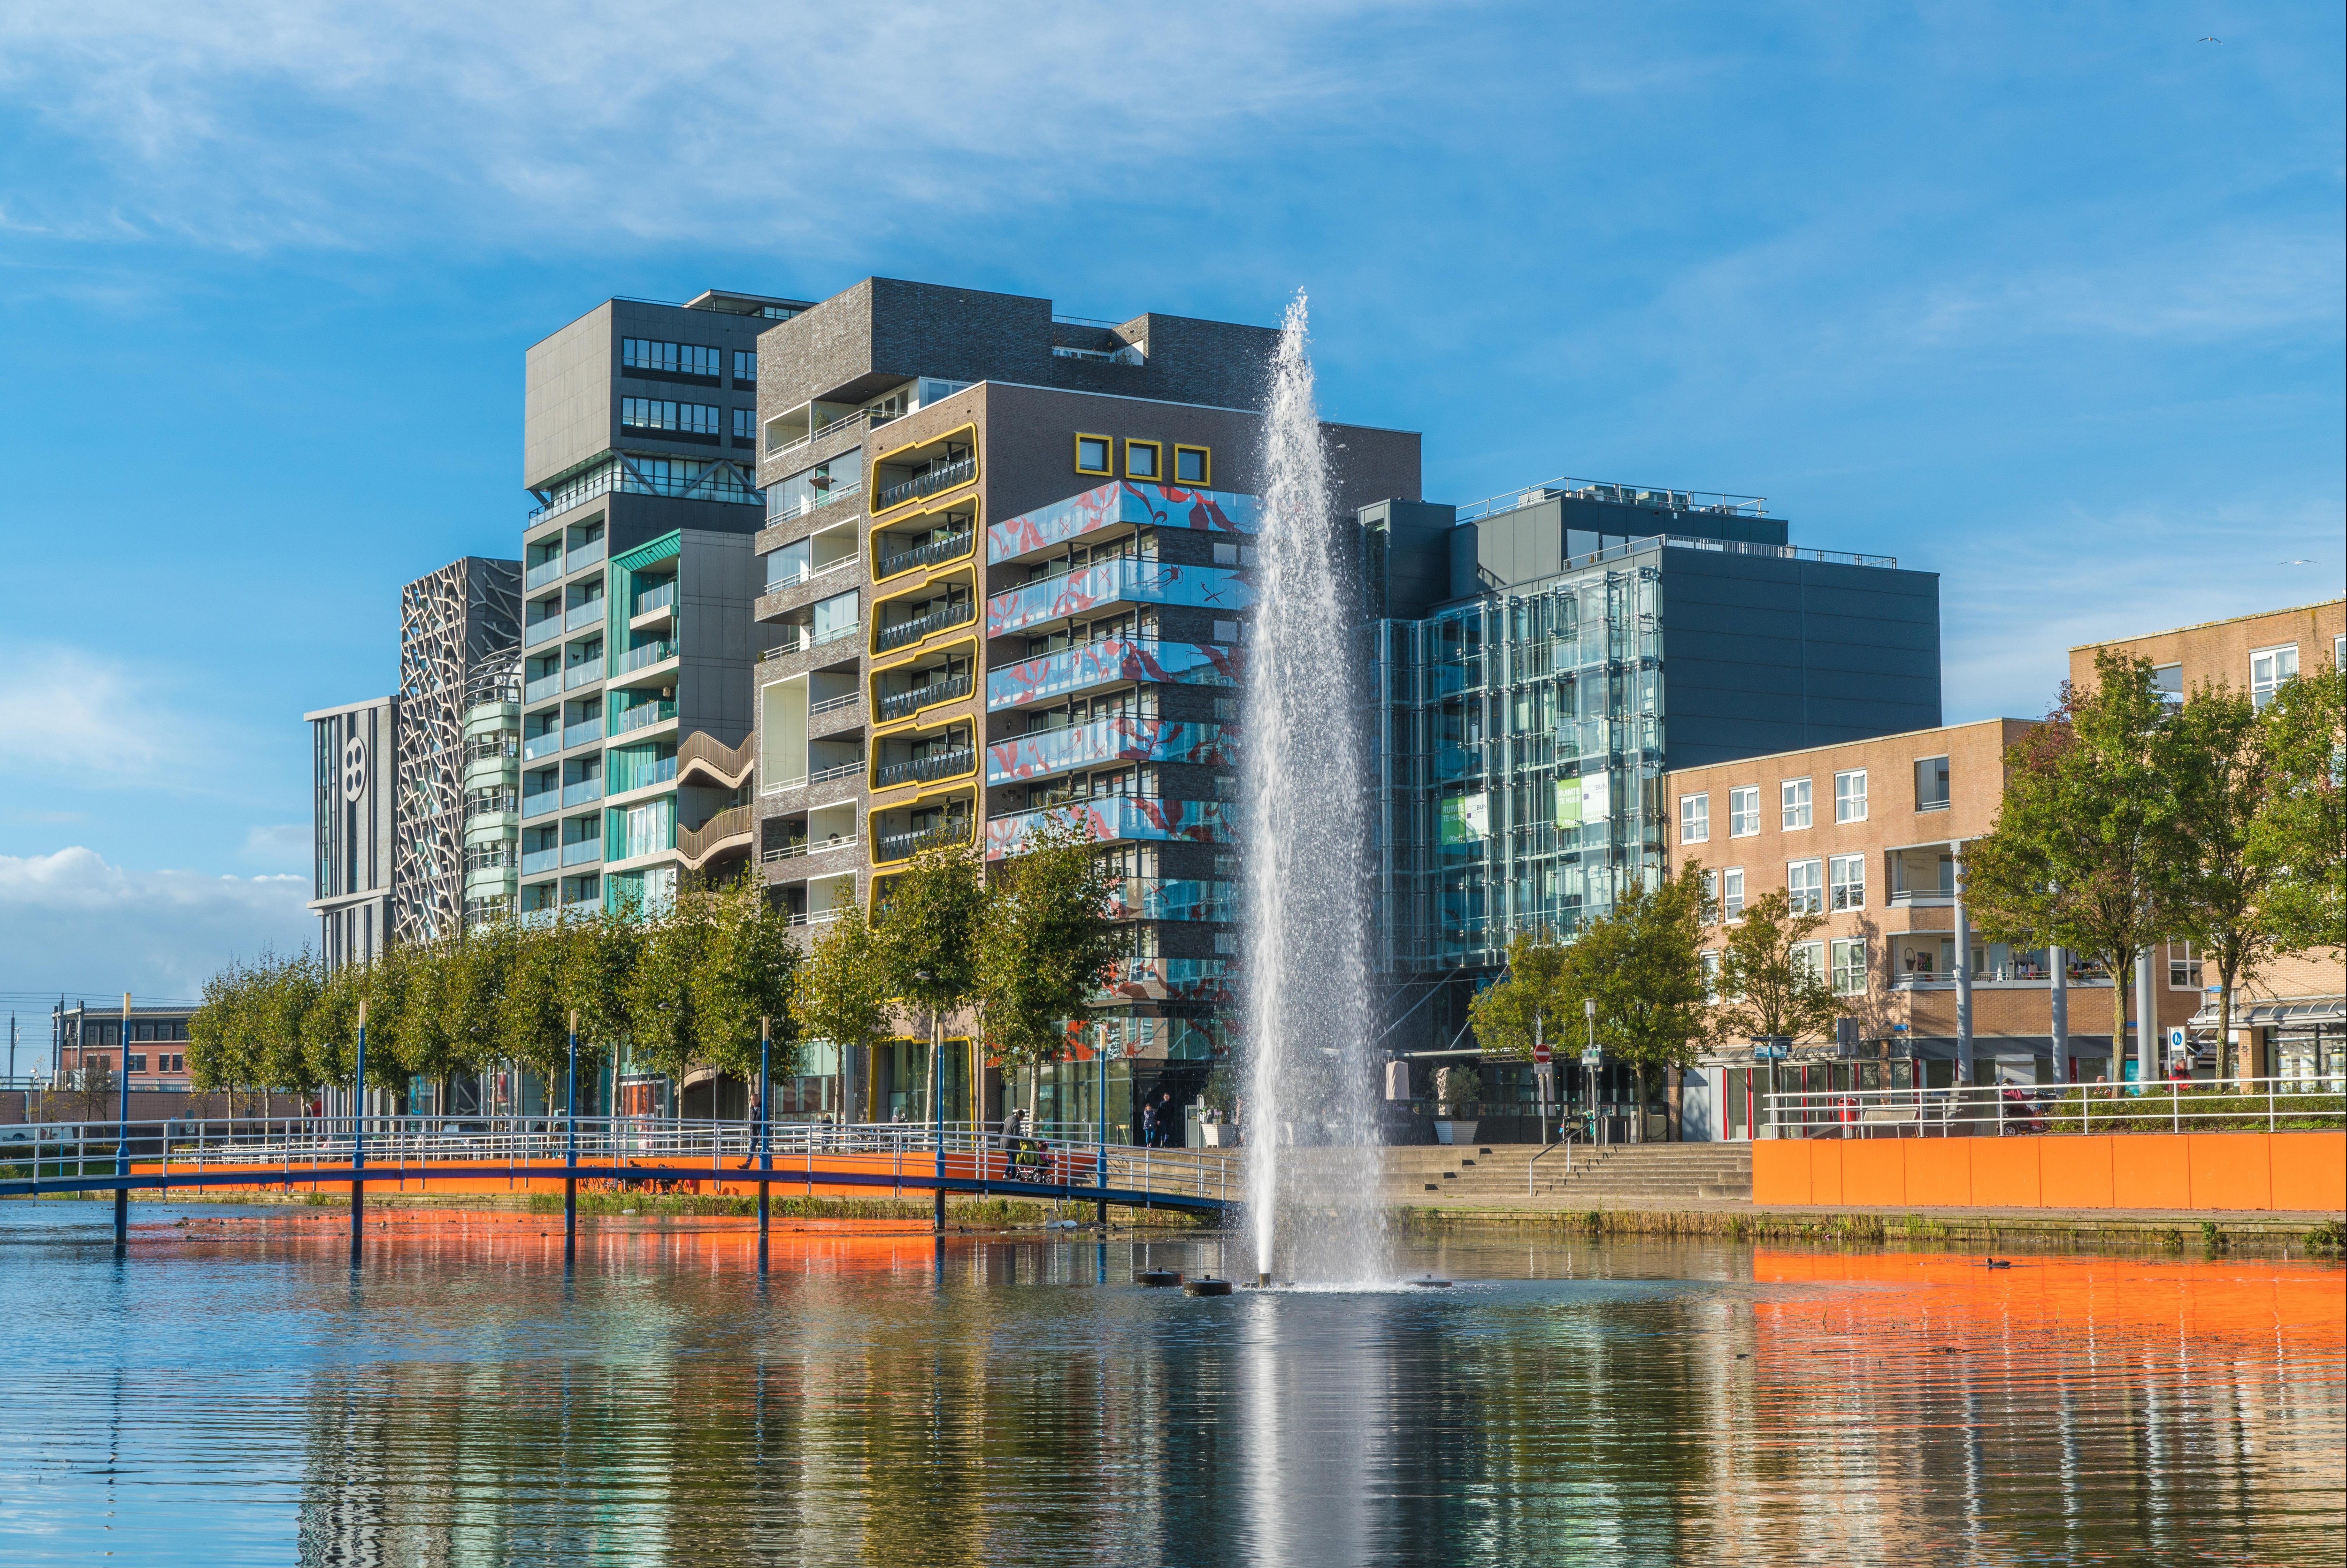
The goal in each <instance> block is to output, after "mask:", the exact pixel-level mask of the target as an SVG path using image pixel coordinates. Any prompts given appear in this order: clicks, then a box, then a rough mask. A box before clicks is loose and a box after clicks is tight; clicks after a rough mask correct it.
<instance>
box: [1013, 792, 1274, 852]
mask: <svg viewBox="0 0 2347 1568" xmlns="http://www.w3.org/2000/svg"><path fill="white" fill-rule="evenodd" d="M1243 810H1244V808H1243V807H1242V806H1240V805H1239V804H1238V803H1237V802H1235V801H1219V800H1154V799H1151V798H1149V797H1147V796H1142V795H1110V796H1108V797H1106V798H1105V799H1101V800H1088V801H1077V802H1075V803H1073V804H1068V805H1056V806H1045V807H1044V808H1042V809H1041V810H1040V811H1023V812H1017V813H1014V814H1012V815H1008V816H992V817H989V818H987V821H986V857H987V858H988V859H989V860H999V859H1001V858H1002V857H1003V856H1006V855H1017V854H1019V853H1020V851H1021V850H1022V849H1024V848H1025V846H1026V843H1027V835H1029V834H1030V833H1031V832H1033V831H1034V830H1035V828H1036V827H1037V826H1039V825H1041V824H1042V823H1043V822H1045V821H1046V820H1051V821H1057V822H1064V823H1069V824H1071V825H1077V826H1081V827H1082V828H1084V829H1085V830H1086V832H1087V833H1088V834H1089V835H1090V836H1091V838H1092V842H1093V843H1095V844H1115V843H1118V842H1120V841H1122V840H1127V839H1133V840H1143V841H1155V842H1159V843H1164V842H1169V841H1173V840H1180V841H1184V842H1186V843H1193V844H1227V843H1229V842H1230V841H1231V839H1232V837H1233V836H1234V835H1235V833H1236V831H1237V828H1238V823H1239V816H1240V814H1241V812H1242V811H1243Z"/></svg>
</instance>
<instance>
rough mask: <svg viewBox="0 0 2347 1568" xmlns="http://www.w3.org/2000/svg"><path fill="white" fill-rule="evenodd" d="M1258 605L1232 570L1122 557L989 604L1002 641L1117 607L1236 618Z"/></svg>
mask: <svg viewBox="0 0 2347 1568" xmlns="http://www.w3.org/2000/svg"><path fill="white" fill-rule="evenodd" d="M1254 602H1255V589H1253V588H1251V587H1249V586H1248V584H1247V582H1246V579H1244V578H1242V577H1240V576H1239V574H1238V573H1237V572H1235V571H1233V570H1231V569H1228V568H1226V567H1211V566H1173V565H1170V564H1168V563H1166V562H1163V561H1153V560H1143V559H1138V558H1135V557H1122V558H1120V559H1116V560H1104V561H1102V562H1100V563H1099V564H1098V565H1096V566H1091V567H1087V568H1085V569H1083V570H1081V571H1071V572H1066V573H1063V574H1061V576H1059V577H1051V578H1045V579H1043V580H1042V581H1041V582H1030V583H1029V584H1027V585H1026V586H1025V587H1024V588H1014V589H1011V590H1010V592H1008V593H998V594H996V595H995V596H994V597H993V598H992V599H989V600H987V601H986V634H987V635H988V636H989V637H1000V636H1002V635H1003V634H1004V633H1006V632H1011V631H1016V630H1019V629H1020V627H1022V626H1036V625H1040V624H1041V623H1042V622H1044V621H1048V620H1066V619H1067V618H1068V617H1069V616H1071V615H1082V614H1085V613H1087V612H1088V611H1091V610H1105V609H1107V608H1108V607H1109V606H1110V605H1112V604H1188V605H1195V606H1196V607H1198V608H1199V609H1201V610H1225V611H1228V612H1230V613H1234V614H1235V613H1236V612H1237V611H1239V610H1245V608H1246V607H1247V606H1248V605H1251V604H1253V603H1254Z"/></svg>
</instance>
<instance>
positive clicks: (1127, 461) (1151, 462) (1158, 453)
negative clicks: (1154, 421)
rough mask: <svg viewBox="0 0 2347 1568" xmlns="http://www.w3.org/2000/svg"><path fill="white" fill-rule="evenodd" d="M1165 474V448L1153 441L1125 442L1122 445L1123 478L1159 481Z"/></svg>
mask: <svg viewBox="0 0 2347 1568" xmlns="http://www.w3.org/2000/svg"><path fill="white" fill-rule="evenodd" d="M1164 474H1165V448H1164V447H1163V446H1161V445H1160V444H1158V443H1157V442H1154V441H1127V442H1126V443H1125V444H1124V477H1126V478H1128V479H1159V478H1163V477H1164Z"/></svg>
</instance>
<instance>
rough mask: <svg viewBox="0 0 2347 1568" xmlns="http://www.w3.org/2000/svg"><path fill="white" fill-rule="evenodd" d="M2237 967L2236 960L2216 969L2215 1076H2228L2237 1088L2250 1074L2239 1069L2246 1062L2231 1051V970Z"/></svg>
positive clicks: (2237, 962)
mask: <svg viewBox="0 0 2347 1568" xmlns="http://www.w3.org/2000/svg"><path fill="white" fill-rule="evenodd" d="M2239 967H2240V966H2239V961H2238V960H2237V961H2235V962H2234V963H2233V964H2232V965H2230V966H2220V967H2219V968H2218V970H2217V985H2218V988H2219V989H2218V991H2217V1076H2218V1077H2219V1078H2220V1079H2221V1078H2226V1077H2230V1078H2231V1079H2232V1080H2233V1082H2234V1086H2235V1087H2237V1088H2238V1087H2239V1085H2240V1083H2241V1081H2242V1080H2244V1079H2246V1078H2248V1077H2249V1076H2250V1074H2248V1073H2247V1072H2244V1071H2241V1069H2242V1068H2243V1067H2245V1066H2247V1065H2248V1064H2247V1063H2246V1062H2244V1061H2241V1060H2240V1059H2239V1058H2238V1057H2237V1056H2236V1055H2235V1054H2234V1051H2233V972H2234V970H2235V969H2238V968H2239ZM2228 1070H2230V1071H2228Z"/></svg>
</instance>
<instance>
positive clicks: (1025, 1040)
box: [890, 822, 1127, 1065]
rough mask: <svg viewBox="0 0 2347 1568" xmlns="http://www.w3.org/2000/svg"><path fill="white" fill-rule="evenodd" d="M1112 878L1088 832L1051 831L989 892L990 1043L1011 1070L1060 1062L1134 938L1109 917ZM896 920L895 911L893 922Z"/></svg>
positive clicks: (983, 945)
mask: <svg viewBox="0 0 2347 1568" xmlns="http://www.w3.org/2000/svg"><path fill="white" fill-rule="evenodd" d="M1110 891H1111V888H1110V881H1109V872H1108V867H1107V865H1106V863H1105V862H1103V861H1102V859H1101V857H1100V856H1098V855H1096V854H1095V853H1094V852H1093V850H1092V842H1091V839H1090V837H1089V835H1087V834H1086V833H1085V831H1084V830H1083V829H1082V828H1081V827H1079V826H1076V825H1072V824H1066V823H1060V822H1051V823H1049V824H1047V825H1044V826H1042V827H1040V828H1039V829H1037V830H1035V831H1034V832H1033V833H1032V834H1030V835H1029V837H1028V840H1027V845H1026V848H1025V850H1024V851H1023V852H1022V853H1021V854H1020V855H1019V856H1016V857H1015V858H1013V859H1010V860H1009V861H1007V862H1005V863H1004V864H1003V866H1002V867H1001V869H1000V871H999V873H998V875H997V876H996V880H995V882H994V885H993V886H992V887H991V888H989V889H987V892H986V901H985V906H984V919H983V921H982V923H981V924H980V926H979V932H978V940H977V947H978V952H977V962H976V966H975V967H976V979H977V990H978V995H979V1002H980V1005H981V1008H982V1010H983V1012H984V1015H985V1019H986V1038H987V1040H988V1042H989V1044H990V1045H991V1046H992V1047H993V1048H994V1050H996V1051H997V1052H998V1053H999V1054H1000V1056H1001V1057H1002V1059H1003V1061H1006V1062H1017V1063H1023V1064H1030V1065H1031V1064H1034V1063H1038V1062H1043V1061H1055V1060H1057V1059H1058V1058H1059V1057H1061V1056H1062V1055H1064V1054H1066V1052H1067V1050H1068V1047H1069V1038H1068V1021H1069V1020H1071V1019H1081V1018H1082V1017H1083V1016H1084V1011H1085V1009H1086V1008H1087V1006H1088V1005H1089V1004H1090V1003H1091V1001H1092V998H1093V996H1094V995H1095V994H1096V993H1097V992H1098V991H1099V989H1100V988H1101V984H1102V978H1103V976H1104V975H1105V974H1106V973H1107V971H1108V969H1109V968H1110V966H1111V965H1112V964H1114V963H1115V962H1116V960H1117V959H1118V958H1121V957H1122V956H1123V954H1124V952H1125V950H1126V943H1127V938H1126V936H1125V933H1124V931H1123V930H1122V927H1119V926H1118V925H1117V924H1116V923H1115V922H1114V921H1113V920H1112V919H1110V918H1109V915H1108V898H1109V894H1110ZM890 917H891V918H892V919H893V918H894V917H895V913H894V906H893V904H892V906H891V916H890Z"/></svg>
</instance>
